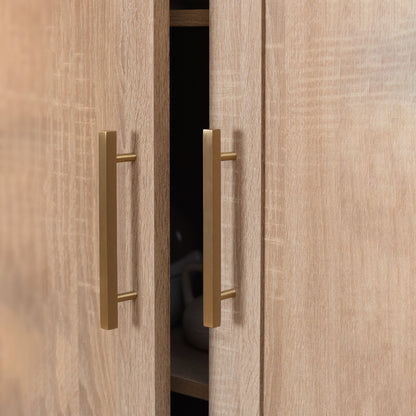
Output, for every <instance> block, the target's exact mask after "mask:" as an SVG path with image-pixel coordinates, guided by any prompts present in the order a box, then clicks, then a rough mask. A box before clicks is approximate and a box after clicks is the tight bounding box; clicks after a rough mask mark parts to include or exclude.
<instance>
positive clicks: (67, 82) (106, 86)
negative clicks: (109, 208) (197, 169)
mask: <svg viewBox="0 0 416 416" xmlns="http://www.w3.org/2000/svg"><path fill="white" fill-rule="evenodd" d="M0 21H1V24H0V51H1V55H2V56H3V57H5V59H3V60H2V63H1V65H0V126H1V127H0V253H1V254H0V273H1V284H2V290H1V292H0V327H1V342H0V413H1V414H4V415H12V416H14V415H31V416H32V415H61V414H62V415H111V416H114V415H130V414H131V415H138V414H140V415H163V416H165V415H166V414H168V412H169V271H168V269H169V241H168V236H169V223H168V221H169V220H168V218H169V205H168V204H169V169H168V166H169V155H168V149H169V145H168V143H169V142H168V140H169V127H168V122H169V115H168V114H169V108H168V106H169V104H168V102H169V101H168V100H169V97H168V89H169V88H168V42H169V41H168V39H169V38H168V35H169V5H168V2H167V1H165V0H147V1H141V2H136V1H132V0H128V1H121V0H116V1H112V0H111V1H110V0H105V1H101V0H100V1H98V0H88V1H83V2H69V1H58V0H38V1H28V2H16V1H12V0H5V1H2V2H1V4H0ZM103 129H108V130H111V129H113V130H117V132H118V137H119V142H118V151H119V152H120V153H122V152H130V151H131V152H135V153H137V155H138V159H137V161H136V162H135V163H134V164H133V163H128V164H122V165H123V166H119V167H118V212H119V224H118V230H119V235H118V246H119V253H118V254H119V291H120V292H122V291H125V290H132V289H135V290H137V291H138V293H139V296H138V299H137V301H135V302H126V303H123V304H120V305H119V328H118V329H117V330H114V331H104V330H101V329H100V320H99V270H98V267H99V262H98V249H99V247H98V138H97V134H98V131H99V130H103Z"/></svg>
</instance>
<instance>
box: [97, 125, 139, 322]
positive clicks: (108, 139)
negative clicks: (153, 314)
mask: <svg viewBox="0 0 416 416" xmlns="http://www.w3.org/2000/svg"><path fill="white" fill-rule="evenodd" d="M98 140H99V211H100V214H99V223H100V321H101V328H103V329H115V328H117V326H118V306H117V305H118V302H123V301H126V300H133V299H136V297H137V293H136V292H127V293H122V294H120V295H118V293H117V169H116V167H117V162H127V161H134V160H136V155H135V154H133V153H129V154H125V155H117V133H116V132H115V131H102V132H100V133H99V137H98Z"/></svg>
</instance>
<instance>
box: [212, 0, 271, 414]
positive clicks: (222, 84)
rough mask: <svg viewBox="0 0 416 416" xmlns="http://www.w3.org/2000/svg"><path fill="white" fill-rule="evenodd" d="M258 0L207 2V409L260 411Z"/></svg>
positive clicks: (260, 31)
mask: <svg viewBox="0 0 416 416" xmlns="http://www.w3.org/2000/svg"><path fill="white" fill-rule="evenodd" d="M262 10H263V7H262V1H261V0H241V1H234V0H211V1H210V128H211V129H221V135H222V141H221V151H222V152H230V151H232V152H233V151H235V152H236V153H237V160H236V161H233V162H230V161H225V162H223V163H222V168H221V169H222V184H221V187H222V192H221V198H222V202H221V204H222V207H221V208H222V209H221V211H222V217H221V231H222V232H221V243H222V259H221V264H222V267H221V269H222V276H221V278H222V290H226V289H229V288H235V289H236V292H237V293H236V297H235V298H233V299H227V300H224V301H223V302H222V319H221V326H220V327H219V328H215V329H210V369H209V400H210V403H209V406H210V414H211V415H226V416H229V415H247V416H254V415H258V414H260V410H261V400H260V398H261V396H260V395H261V330H262V326H261V323H262V315H261V293H262V283H261V281H262V280H261V278H262V189H261V188H262V113H263V106H262Z"/></svg>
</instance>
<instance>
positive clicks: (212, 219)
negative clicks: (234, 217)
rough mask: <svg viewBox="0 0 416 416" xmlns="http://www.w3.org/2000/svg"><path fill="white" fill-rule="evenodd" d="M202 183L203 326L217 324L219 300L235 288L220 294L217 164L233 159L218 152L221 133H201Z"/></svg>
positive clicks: (218, 321)
mask: <svg viewBox="0 0 416 416" xmlns="http://www.w3.org/2000/svg"><path fill="white" fill-rule="evenodd" d="M202 140H203V159H204V160H203V165H204V166H203V171H204V172H203V182H204V190H203V193H204V271H203V273H204V295H203V297H204V326H206V327H208V328H215V327H218V326H220V325H221V301H222V300H224V299H228V298H234V297H235V295H236V291H235V289H229V290H225V291H221V161H225V160H235V159H237V154H236V153H221V131H220V130H204V132H203V137H202Z"/></svg>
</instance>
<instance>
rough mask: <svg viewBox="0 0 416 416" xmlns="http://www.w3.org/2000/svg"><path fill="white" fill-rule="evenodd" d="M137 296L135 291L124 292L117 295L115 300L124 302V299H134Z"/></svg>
mask: <svg viewBox="0 0 416 416" xmlns="http://www.w3.org/2000/svg"><path fill="white" fill-rule="evenodd" d="M136 298H137V292H124V293H119V294H118V295H117V302H125V301H126V300H134V299H136Z"/></svg>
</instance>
